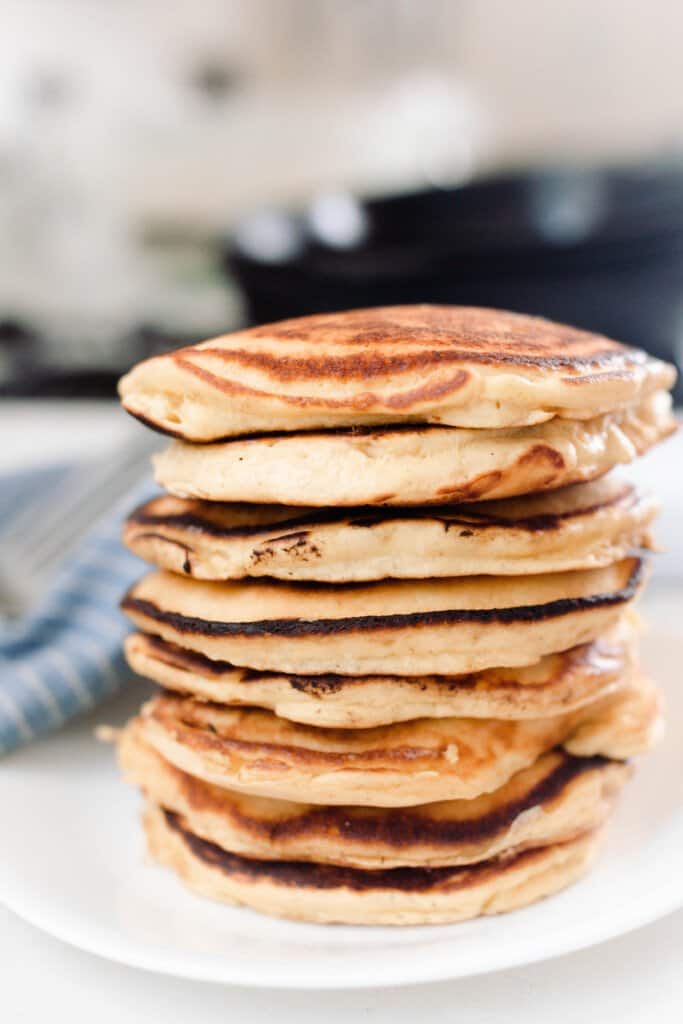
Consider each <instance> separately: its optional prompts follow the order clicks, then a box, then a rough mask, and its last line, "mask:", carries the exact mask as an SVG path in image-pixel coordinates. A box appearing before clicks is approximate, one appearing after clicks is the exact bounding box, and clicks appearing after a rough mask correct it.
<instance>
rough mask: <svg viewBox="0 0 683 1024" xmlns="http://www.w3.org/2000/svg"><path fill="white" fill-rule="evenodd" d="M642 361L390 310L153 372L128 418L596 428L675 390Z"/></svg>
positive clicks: (558, 333) (477, 319) (243, 428)
mask: <svg viewBox="0 0 683 1024" xmlns="http://www.w3.org/2000/svg"><path fill="white" fill-rule="evenodd" d="M674 379H675V370H674V368H673V367H672V366H670V365H669V364H667V363H664V362H662V361H661V360H658V359H654V358H653V357H651V356H649V355H647V354H646V353H645V352H642V351H641V350H639V349H634V348H630V347H627V346H624V345H621V344H619V343H618V342H615V341H612V340H610V339H609V338H606V337H604V336H602V335H599V334H592V333H590V332H587V331H580V330H577V329H576V328H572V327H566V326H563V325H561V324H556V323H553V322H551V321H549V320H544V319H541V318H539V317H531V316H523V315H521V314H518V313H507V312H503V311H500V310H493V309H480V308H474V307H464V306H462V307H459V306H428V305H416V306H389V307H382V308H376V309H360V310H353V311H350V312H345V313H336V314H322V315H317V316H310V317H301V318H298V319H295V320H285V321H281V322H280V323H276V324H270V325H267V326H263V327H255V328H252V329H250V330H245V331H238V332H237V333H235V334H229V335H224V336H222V337H219V338H214V339H212V340H210V341H205V342H202V343H201V344H200V345H195V346H192V347H190V348H184V349H180V350H179V351H176V352H171V353H168V354H166V355H162V356H156V357H154V358H153V359H148V360H146V361H144V362H142V363H140V364H139V365H138V366H136V367H134V368H133V370H132V371H131V372H130V373H128V374H127V375H126V376H125V377H124V378H123V379H122V381H121V383H120V388H119V390H120V394H121V398H122V401H123V405H124V407H125V408H126V409H127V410H128V412H130V413H132V414H133V415H134V416H137V417H139V418H140V419H141V420H143V421H145V422H146V423H148V424H149V425H150V426H152V427H153V428H155V429H158V430H160V431H162V432H163V433H167V434H171V435H173V436H175V437H178V438H182V439H183V440H187V441H215V440H219V439H225V438H229V437H236V436H240V435H244V434H251V433H259V432H263V431H301V430H319V429H329V428H338V427H347V428H348V427H351V426H364V425H379V424H397V423H434V424H443V425H447V426H458V427H491V428H500V427H519V426H529V425H533V424H536V423H543V422H545V421H546V420H550V419H553V418H554V417H556V416H559V417H563V418H569V419H586V418H590V417H594V416H597V415H600V414H602V413H606V412H609V411H612V410H614V409H619V408H623V407H625V406H627V405H632V404H634V403H635V402H638V401H641V400H642V399H643V398H645V397H647V396H648V395H650V394H652V393H653V392H654V391H656V390H661V389H663V388H664V389H666V388H670V387H671V385H672V384H673V382H674Z"/></svg>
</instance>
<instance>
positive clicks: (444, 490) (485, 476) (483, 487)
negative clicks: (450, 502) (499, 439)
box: [436, 469, 503, 501]
mask: <svg viewBox="0 0 683 1024" xmlns="http://www.w3.org/2000/svg"><path fill="white" fill-rule="evenodd" d="M502 475H503V474H502V471H501V470H499V469H494V470H492V471H491V472H490V473H482V474H481V475H480V476H478V477H475V478H474V480H470V481H469V483H467V484H464V485H463V484H457V485H453V484H447V485H446V486H445V487H439V489H438V490H437V492H436V493H437V494H440V495H443V496H444V497H445V498H451V499H452V498H460V499H461V500H462V501H476V499H477V498H480V497H481V496H482V495H484V494H489V493H490V492H491V491H492V490H493V489H494V487H496V485H497V484H498V483H499V482H500V479H501V477H502Z"/></svg>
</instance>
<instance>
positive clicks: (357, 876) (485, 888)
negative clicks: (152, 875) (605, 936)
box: [144, 804, 600, 925]
mask: <svg viewBox="0 0 683 1024" xmlns="http://www.w3.org/2000/svg"><path fill="white" fill-rule="evenodd" d="M144 826H145V832H146V834H147V845H148V849H149V852H150V854H151V856H152V857H153V858H154V860H156V861H158V862H159V863H160V864H163V865H165V866H166V867H169V868H172V869H173V870H174V871H176V872H177V874H178V875H180V877H181V878H182V880H183V881H184V882H185V883H186V885H188V886H189V888H190V889H193V890H194V891H195V892H197V893H198V894H199V895H201V896H206V897H208V898H209V899H214V900H220V901H222V902H225V903H232V904H237V905H242V906H248V907H251V908H252V909H254V910H259V911H261V912H262V913H264V914H271V915H273V916H276V917H288V918H292V919H294V920H297V921H314V922H319V923H336V924H381V925H416V924H445V923H447V922H453V921H464V920H466V919H468V918H472V917H477V916H478V915H480V914H499V913H503V912H505V911H508V910H514V909H516V908H518V907H522V906H526V905H527V904H529V903H533V902H535V901H536V900H539V899H542V898H543V897H544V896H549V895H550V894H551V893H554V892H558V891H559V890H560V889H563V888H565V887H566V886H567V885H570V884H571V883H572V882H574V881H576V880H577V879H578V878H580V877H581V876H582V875H583V874H584V873H585V872H586V871H587V870H588V868H589V867H590V864H591V862H592V860H593V859H594V857H595V855H596V853H597V851H598V849H599V842H600V832H599V831H598V832H589V833H587V834H586V835H583V836H578V837H576V838H574V839H570V840H568V841H566V842H564V843H554V844H551V845H550V846H545V847H540V848H538V849H534V850H523V851H521V852H519V853H516V852H510V853H508V854H504V855H502V856H500V857H495V858H493V859H492V860H488V861H482V862H481V863H479V864H473V865H470V866H467V867H442V868H390V869H388V870H374V871H364V870H362V869H359V868H347V867H340V866H338V865H333V864H312V863H310V862H304V861H281V860H271V861H268V860H256V859H253V858H250V857H242V856H240V855H239V854H235V853H228V852H227V851H225V850H222V849H221V848H220V847H219V846H216V845H215V844H213V843H208V842H206V840H204V839H200V838H199V837H198V836H195V835H193V834H192V832H190V831H188V830H187V829H186V828H185V826H184V824H183V821H182V819H181V818H179V817H177V816H176V815H174V814H171V813H170V812H168V811H163V810H161V809H160V808H158V807H155V806H154V805H153V804H150V805H149V806H148V807H147V810H146V812H145V816H144Z"/></svg>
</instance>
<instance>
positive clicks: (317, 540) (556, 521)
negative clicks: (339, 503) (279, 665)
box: [123, 476, 658, 583]
mask: <svg viewBox="0 0 683 1024" xmlns="http://www.w3.org/2000/svg"><path fill="white" fill-rule="evenodd" d="M657 508H658V506H657V502H656V501H655V500H654V498H652V497H650V496H649V495H641V494H638V492H637V491H636V489H635V487H633V486H632V485H631V484H628V483H625V482H624V481H620V480H617V479H616V478H614V477H612V476H607V477H603V478H602V479H601V480H596V481H594V482H593V483H587V484H575V485H574V486H573V487H565V488H562V489H561V490H558V491H548V492H546V493H544V494H539V495H529V496H526V497H522V498H510V499H508V500H503V501H496V502H481V503H478V504H473V505H472V504H470V505H460V506H458V505H455V506H447V505H445V506H440V507H439V510H438V512H437V511H435V510H434V508H433V507H432V508H431V510H430V509H429V508H427V509H424V510H422V509H419V510H415V509H412V508H407V509H401V508H396V509H394V508H391V509H387V510H384V511H383V510H378V509H368V508H360V509H355V510H354V511H353V512H351V513H350V512H348V511H345V510H343V509H325V510H322V509H319V510H315V509H296V508H291V507H286V506H281V505H244V504H243V505H240V504H222V503H219V502H208V501H200V500H196V499H195V500H193V499H189V498H175V497H171V496H169V495H163V496H161V497H158V498H154V499H153V500H152V501H149V502H147V503H146V504H145V505H142V506H141V507H140V508H137V509H136V510H135V511H134V512H133V513H131V515H130V516H129V517H128V520H127V522H126V526H125V529H124V534H123V539H124V541H125V543H126V545H127V546H128V547H129V548H130V550H131V551H133V552H134V553H135V554H136V555H139V556H140V558H144V559H145V560H146V561H148V562H152V563H154V564H156V565H159V566H161V567H162V568H163V569H169V570H171V571H172V572H177V573H185V574H187V575H188V576H193V577H195V578H196V579H205V580H227V579H241V578H243V577H245V576H250V577H254V576H269V577H273V578H276V579H284V580H304V581H307V580H319V581H321V582H327V583H353V582H364V581H366V580H379V579H386V578H394V579H400V578H406V579H410V578H414V579H429V578H432V577H438V576H471V575H479V574H481V575H485V574H489V573H490V574H492V575H500V576H504V575H515V574H524V573H542V572H563V571H567V570H571V569H590V568H594V567H596V566H603V565H609V564H610V562H615V561H618V560H619V559H620V558H623V557H624V556H625V555H627V554H629V552H630V551H632V550H633V549H635V548H639V547H648V546H650V537H649V532H648V527H649V525H650V523H651V522H652V520H653V519H654V517H655V515H656V513H657Z"/></svg>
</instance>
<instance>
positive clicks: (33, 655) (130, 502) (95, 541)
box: [0, 471, 156, 754]
mask: <svg viewBox="0 0 683 1024" xmlns="http://www.w3.org/2000/svg"><path fill="white" fill-rule="evenodd" d="M62 472H63V471H62ZM56 473H57V471H54V472H53V473H52V474H51V475H50V476H49V477H48V478H46V479H45V481H44V486H47V487H51V486H54V484H55V481H56V480H57V479H58V477H57V476H56V475H55V474H56ZM39 477H42V474H22V475H21V479H19V478H16V477H15V478H13V479H12V480H11V481H10V482H9V483H8V486H7V487H5V486H4V485H5V481H3V487H2V502H1V503H0V521H1V522H2V525H3V526H4V525H5V524H6V523H7V522H8V521H11V520H13V519H15V517H16V516H17V515H20V514H21V508H22V507H23V506H24V505H25V502H26V501H27V500H31V498H33V497H35V494H36V492H37V491H38V490H39V487H40V484H41V481H40V480H39V479H37V478H39ZM155 491H156V488H155V487H154V486H153V484H151V482H147V481H146V482H145V483H144V484H141V485H138V486H137V487H136V488H135V489H134V491H132V492H131V493H130V494H128V495H127V496H126V497H125V498H123V499H122V500H121V501H120V502H118V503H117V505H116V507H115V508H113V509H112V511H111V512H110V513H109V514H107V516H105V517H104V518H103V519H102V520H100V522H99V523H98V524H97V525H96V526H95V527H94V528H93V529H92V530H91V531H89V532H88V533H87V534H86V535H85V536H84V538H83V541H82V543H81V545H80V547H79V548H78V550H77V551H76V552H75V554H74V555H73V557H72V558H70V559H69V560H68V562H67V563H66V564H65V565H63V566H62V568H61V569H60V570H59V572H58V574H57V576H56V578H55V579H54V581H53V583H52V584H51V586H50V587H49V588H48V590H47V591H46V593H45V596H44V598H43V599H42V600H41V601H40V604H39V605H38V606H37V607H36V608H35V609H33V610H32V611H31V613H30V614H29V615H28V616H27V617H26V618H25V619H23V620H21V621H3V622H0V754H5V753H8V752H9V751H10V750H13V749H14V748H15V747H18V746H20V745H21V744H23V743H27V742H29V741H30V740H32V739H34V738H35V737H37V736H40V735H42V734H44V733H46V732H49V731H51V730H54V729H58V728H59V727H60V726H62V725H63V724H64V723H65V722H67V721H69V719H71V718H73V717H74V716H75V715H77V714H80V713H81V712H83V711H86V710H88V709H89V708H91V707H93V706H94V705H96V704H97V703H98V702H99V701H100V700H102V699H103V698H104V697H106V696H107V695H108V694H110V693H112V692H114V691H115V690H116V689H118V687H119V686H121V684H122V682H123V681H124V680H125V679H126V678H127V677H128V676H129V675H130V672H129V671H128V670H127V669H126V666H125V662H124V658H123V653H122V644H123V640H124V637H125V636H126V634H127V633H128V631H129V627H128V626H127V624H126V622H125V620H124V618H123V616H122V615H121V612H120V611H119V608H118V602H119V599H120V597H121V596H122V594H123V592H124V591H125V590H126V589H127V588H128V587H129V586H130V585H131V583H133V582H134V581H135V580H136V579H137V578H138V577H139V576H140V575H141V574H142V572H143V568H144V567H143V563H142V562H141V561H140V560H139V559H138V558H135V556H134V555H131V554H130V553H129V552H128V551H126V550H125V548H124V547H123V546H122V544H121V541H120V539H119V538H120V534H121V526H122V522H123V518H124V517H125V515H126V514H127V513H128V512H129V511H130V510H131V509H132V508H133V507H134V506H135V505H136V504H137V503H139V502H140V501H144V500H145V499H147V498H148V497H150V496H151V495H152V494H153V493H155ZM8 496H9V497H8Z"/></svg>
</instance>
